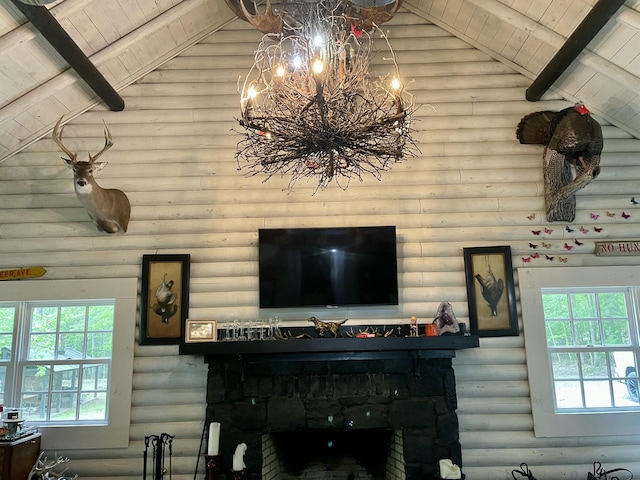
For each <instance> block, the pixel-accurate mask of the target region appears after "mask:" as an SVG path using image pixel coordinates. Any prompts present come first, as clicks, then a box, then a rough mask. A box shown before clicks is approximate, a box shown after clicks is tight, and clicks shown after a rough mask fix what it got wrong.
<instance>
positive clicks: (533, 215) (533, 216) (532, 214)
mask: <svg viewBox="0 0 640 480" xmlns="http://www.w3.org/2000/svg"><path fill="white" fill-rule="evenodd" d="M527 218H528V219H529V220H533V219H534V218H536V212H532V213H531V215H527Z"/></svg>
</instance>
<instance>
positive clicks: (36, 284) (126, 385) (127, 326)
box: [0, 278, 138, 450]
mask: <svg viewBox="0 0 640 480" xmlns="http://www.w3.org/2000/svg"><path fill="white" fill-rule="evenodd" d="M2 283H3V284H2V288H0V301H19V302H29V301H39V300H44V301H55V300H95V299H101V298H112V299H115V307H114V325H113V352H112V363H111V369H112V370H111V371H112V374H111V379H110V386H109V410H108V414H107V418H108V424H107V425H78V426H69V425H47V424H42V425H38V423H37V422H28V423H29V424H30V425H38V429H39V431H40V432H41V433H42V444H41V448H42V449H43V450H47V449H51V450H65V449H89V448H126V447H127V446H128V445H129V428H130V422H131V390H132V382H133V356H134V341H135V323H136V321H135V319H136V303H137V295H138V279H137V278H110V279H104V280H29V281H20V282H2ZM26 420H27V421H28V420H29V419H28V418H27V419H26Z"/></svg>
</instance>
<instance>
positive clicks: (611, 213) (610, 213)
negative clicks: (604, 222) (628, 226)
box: [607, 210, 616, 217]
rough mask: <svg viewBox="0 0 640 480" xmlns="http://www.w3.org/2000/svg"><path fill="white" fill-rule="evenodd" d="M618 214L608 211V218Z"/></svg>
mask: <svg viewBox="0 0 640 480" xmlns="http://www.w3.org/2000/svg"><path fill="white" fill-rule="evenodd" d="M615 216H616V214H615V213H613V212H610V211H609V210H607V217H615Z"/></svg>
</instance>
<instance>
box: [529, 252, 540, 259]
mask: <svg viewBox="0 0 640 480" xmlns="http://www.w3.org/2000/svg"><path fill="white" fill-rule="evenodd" d="M539 256H540V254H539V253H534V254H533V255H531V258H538V257H539Z"/></svg>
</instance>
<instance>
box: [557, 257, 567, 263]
mask: <svg viewBox="0 0 640 480" xmlns="http://www.w3.org/2000/svg"><path fill="white" fill-rule="evenodd" d="M558 260H560V261H561V262H562V263H567V257H558Z"/></svg>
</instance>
